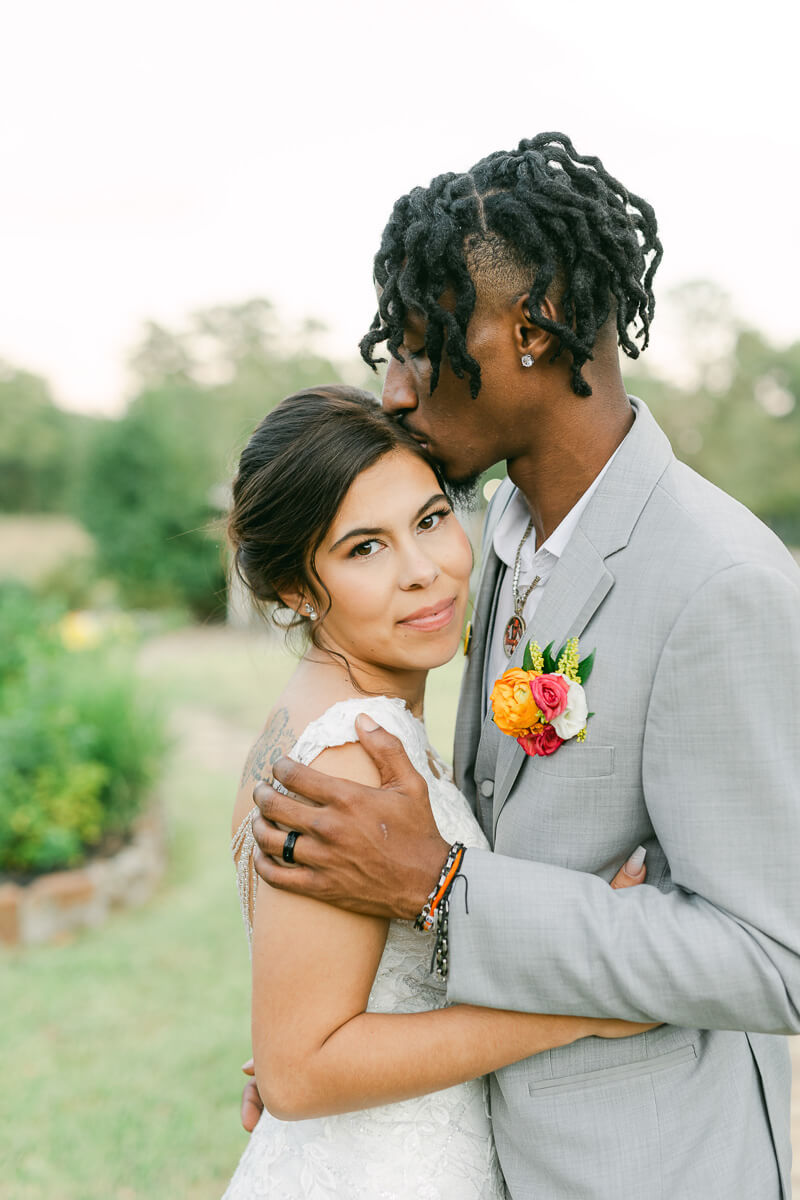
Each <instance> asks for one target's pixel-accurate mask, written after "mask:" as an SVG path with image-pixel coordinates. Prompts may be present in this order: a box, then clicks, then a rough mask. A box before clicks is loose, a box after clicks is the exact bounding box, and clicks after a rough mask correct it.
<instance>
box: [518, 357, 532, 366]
mask: <svg viewBox="0 0 800 1200" xmlns="http://www.w3.org/2000/svg"><path fill="white" fill-rule="evenodd" d="M519 361H520V362H521V363H522V365H523V367H532V366H533V364H534V363H535V362H536V359H535V358H534V357H533V355H532V354H523V356H522V358H521V359H520V360H519Z"/></svg>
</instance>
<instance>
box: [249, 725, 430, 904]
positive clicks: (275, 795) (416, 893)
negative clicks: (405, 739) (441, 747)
mask: <svg viewBox="0 0 800 1200" xmlns="http://www.w3.org/2000/svg"><path fill="white" fill-rule="evenodd" d="M357 732H358V735H359V740H360V744H361V746H362V747H363V749H364V751H366V753H367V754H368V755H369V758H370V759H371V760H372V764H374V767H372V772H373V776H374V771H375V769H377V772H378V776H379V786H369V785H368V784H366V783H362V782H358V781H354V780H352V779H342V778H337V777H334V776H331V775H328V774H323V773H322V772H320V771H317V770H315V769H314V768H312V767H306V766H303V765H302V764H300V763H296V762H294V761H293V760H292V759H289V758H281V759H279V760H278V761H277V762H276V763H275V764H274V765H273V774H274V777H275V778H276V779H277V780H278V781H279V782H280V783H281V784H282V785H283V786H284V787H285V788H286V789H287V790H288V791H290V792H292V793H293V795H291V796H286V795H284V794H283V793H282V792H278V791H276V790H275V788H273V787H271V786H270V785H269V784H268V783H265V782H261V783H259V784H258V785H257V786H256V788H255V790H254V792H253V801H254V803H255V804H256V806H257V807H258V809H259V812H260V815H259V816H257V817H255V818H254V820H253V835H254V837H255V840H256V848H255V850H254V854H253V863H254V865H255V869H256V871H257V872H258V874H259V876H260V877H261V878H262V879H263V880H264V881H265V882H266V883H268V884H270V885H271V886H272V887H277V888H281V889H282V890H284V891H289V892H296V893H299V894H302V895H307V896H312V897H314V898H316V899H319V900H324V901H326V902H327V903H329V904H335V905H337V906H338V907H340V908H346V909H349V910H350V911H352V912H362V913H369V914H371V915H373V916H382V917H389V918H392V917H396V918H401V919H407V920H410V919H413V918H414V917H415V916H416V915H417V913H418V912H419V911H420V909H421V908H422V906H423V904H424V903H425V901H426V899H427V897H428V895H429V893H430V891H431V889H432V887H433V886H434V885H435V883H436V880H437V879H438V877H439V873H440V871H441V868H442V864H443V863H444V861H445V859H446V857H447V853H448V850H449V845H448V843H447V842H446V841H445V840H444V838H442V836H441V835H440V833H439V831H438V829H437V827H436V823H435V821H434V819H433V814H432V812H431V807H430V801H429V798H428V788H427V785H426V783H425V780H424V779H423V778H422V776H421V775H419V774H418V772H417V771H415V770H414V767H413V766H412V765H411V763H410V761H409V759H408V756H407V754H406V752H405V750H404V749H403V745H402V743H401V742H400V741H399V739H398V738H396V737H394V736H393V735H392V734H390V733H388V732H387V731H386V730H385V729H383V728H382V727H381V726H380V725H377V724H376V723H375V722H374V721H373V720H372V719H371V718H369V717H365V716H361V717H359V719H358V722H357ZM287 830H294V831H296V832H297V833H298V834H299V835H300V836H299V837H298V838H297V839H296V840H295V845H294V852H293V860H294V864H295V865H292V866H289V865H284V863H283V862H282V861H281V856H282V851H283V846H284V843H285V841H286V831H287Z"/></svg>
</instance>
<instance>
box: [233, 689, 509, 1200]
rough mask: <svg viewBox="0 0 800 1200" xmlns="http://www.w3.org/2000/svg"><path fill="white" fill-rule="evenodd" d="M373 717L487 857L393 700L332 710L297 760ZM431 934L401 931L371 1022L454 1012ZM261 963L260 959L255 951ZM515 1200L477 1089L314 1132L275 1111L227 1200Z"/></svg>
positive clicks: (247, 844) (249, 839)
mask: <svg viewBox="0 0 800 1200" xmlns="http://www.w3.org/2000/svg"><path fill="white" fill-rule="evenodd" d="M360 712H366V713H368V714H369V715H370V716H372V717H373V718H374V719H375V720H376V721H378V722H379V723H380V724H381V725H382V726H383V727H384V728H385V729H387V730H389V732H390V733H393V734H394V735H395V736H396V737H398V738H400V739H401V741H402V742H403V745H404V746H405V749H406V752H407V754H408V757H409V758H410V760H411V762H412V763H413V765H414V767H415V768H416V769H417V771H419V772H420V774H421V775H423V776H424V778H425V781H426V783H427V784H428V789H429V792H430V800H431V807H432V809H433V814H434V817H435V819H436V824H437V825H438V827H439V830H440V831H441V833H442V836H443V837H445V838H446V839H447V840H448V841H449V842H454V841H459V842H463V843H464V844H465V845H466V846H479V847H485V846H486V845H487V842H486V839H485V837H484V835H483V833H482V831H481V829H480V827H479V825H478V823H477V821H476V819H475V817H474V816H473V814H472V811H471V810H470V808H469V805H468V804H467V801H466V800H465V798H464V797H463V796H462V794H461V793H460V792H459V791H458V789H457V788H456V786H455V784H454V783H453V782H452V779H451V776H450V771H449V769H448V768H447V767H446V765H445V764H444V763H443V762H442V760H441V759H440V758H439V756H438V755H437V754H436V752H435V751H434V750H433V748H432V747H431V746H430V744H429V742H428V738H427V734H426V732H425V727H424V725H423V724H422V722H421V721H419V720H417V718H416V717H414V716H412V715H411V713H410V712H409V710H408V709H407V708H406V706H405V704H404V703H403V701H402V700H398V699H390V698H388V697H386V696H379V697H369V698H364V699H362V700H346V701H342V702H341V703H339V704H334V705H333V706H332V707H331V708H329V709H328V711H327V712H325V713H323V715H322V716H321V717H320V718H319V719H318V720H316V721H313V722H312V723H311V724H310V725H309V726H308V727H307V728H306V729H305V731H304V732H303V734H302V735H301V737H300V738H299V739H298V740H297V742H296V743H295V746H294V748H293V750H292V752H291V757H292V758H294V759H296V760H297V761H298V762H302V763H310V762H311V761H312V760H313V759H315V758H316V757H317V755H318V754H320V753H321V752H322V751H323V750H325V749H327V748H328V747H330V746H341V745H344V744H345V743H346V742H354V741H356V740H357V738H356V732H355V718H356V716H357V714H358V713H360ZM256 812H257V810H256V809H255V808H254V809H253V810H252V811H251V813H249V814H248V816H247V817H246V818H245V820H244V821H243V822H242V824H241V825H240V826H239V829H238V831H237V833H236V835H235V837H234V839H233V842H232V844H231V849H232V852H233V855H234V860H236V858H237V855H238V862H237V877H238V882H239V894H240V898H241V901H242V914H243V916H244V920H245V926H246V928H247V932H248V937H249V938H250V940H251V941H252V928H251V925H250V895H251V893H254V890H255V886H256V879H255V876H254V874H253V868H252V862H251V855H252V846H253V836H252V830H251V821H252V817H253V815H254V814H255V813H256ZM432 949H433V935H432V934H425V933H420V932H418V931H416V930H415V929H414V927H413V923H412V922H410V921H392V922H390V924H389V932H388V935H387V938H386V947H385V949H384V952H383V955H382V957H381V961H380V963H379V965H378V970H377V973H376V975H375V982H374V983H373V985H372V991H371V993H370V997H369V1003H368V1005H367V1011H368V1012H381V1013H391V1012H398V1013H399V1012H403V1013H408V1012H422V1011H425V1010H429V1009H434V1008H442V1007H443V1006H444V1005H445V988H444V984H443V983H441V982H440V981H439V980H437V979H436V978H435V976H433V975H432V974H431V973H430V961H431V952H432ZM251 952H252V951H251ZM504 1196H505V1190H504V1186H503V1181H502V1176H501V1174H500V1168H499V1166H498V1163H497V1156H496V1153H495V1149H494V1141H493V1138H492V1134H491V1125H490V1121H489V1118H488V1116H487V1108H486V1084H485V1081H484V1080H483V1079H475V1080H472V1081H471V1082H469V1083H463V1084H460V1085H458V1086H457V1087H450V1088H446V1089H445V1090H443V1091H439V1092H433V1093H431V1094H430V1095H427V1096H420V1097H418V1098H417V1099H414V1100H404V1101H402V1102H401V1103H398V1104H387V1105H384V1106H382V1107H380V1108H369V1109H364V1110H363V1111H361V1112H353V1113H345V1114H341V1115H337V1116H331V1117H320V1118H315V1119H313V1120H306V1121H292V1122H285V1121H279V1120H277V1119H276V1118H275V1117H272V1116H270V1114H269V1113H268V1112H267V1111H266V1110H265V1111H264V1112H263V1113H262V1115H261V1118H260V1120H259V1122H258V1124H257V1125H256V1128H255V1129H254V1130H253V1133H252V1134H251V1136H250V1141H249V1143H248V1145H247V1147H246V1149H245V1151H244V1154H243V1155H242V1157H241V1159H240V1161H239V1165H238V1167H237V1168H236V1172H235V1174H234V1176H233V1179H232V1180H231V1182H230V1184H229V1185H228V1189H227V1191H226V1192H225V1195H224V1197H223V1200H254V1198H255V1197H268V1198H269V1200H501V1198H502V1197H504Z"/></svg>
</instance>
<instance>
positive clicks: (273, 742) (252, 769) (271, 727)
mask: <svg viewBox="0 0 800 1200" xmlns="http://www.w3.org/2000/svg"><path fill="white" fill-rule="evenodd" d="M296 741H297V738H296V737H295V735H294V733H293V732H292V730H291V728H290V726H289V711H288V709H286V708H276V709H275V712H274V713H273V714H272V716H271V717H270V719H269V721H268V722H267V725H266V728H265V729H264V732H263V733H262V734H261V736H260V737H259V738H258V740H257V741H256V742H255V743H254V744H253V747H252V749H251V750H250V753H249V754H248V756H247V762H246V763H245V764H244V770H243V771H242V778H241V780H240V781H239V787H240V788H243V787H244V786H245V784H246V783H250V784H252V786H253V787H255V785H256V784H257V783H258V781H259V779H267V778H268V777H269V775H270V774H271V771H270V768H271V767H272V764H273V763H274V762H277V760H278V759H279V758H280V757H281V755H282V754H288V753H289V751H290V750H291V748H292V746H293V745H294V744H295V742H296Z"/></svg>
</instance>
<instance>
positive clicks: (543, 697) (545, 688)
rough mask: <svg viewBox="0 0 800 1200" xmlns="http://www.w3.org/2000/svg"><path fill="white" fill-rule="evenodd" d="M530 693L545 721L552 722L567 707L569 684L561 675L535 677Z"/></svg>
mask: <svg viewBox="0 0 800 1200" xmlns="http://www.w3.org/2000/svg"><path fill="white" fill-rule="evenodd" d="M531 693H532V695H533V702H534V704H535V705H536V707H537V708H538V709H540V711H541V714H542V716H543V717H544V719H545V721H552V720H553V718H554V717H560V716H561V714H562V713H563V711H564V709H565V708H566V707H567V696H568V695H569V682H568V680H566V679H565V678H564V676H563V675H537V676H536V678H535V679H532V680H531ZM548 753H552V751H548Z"/></svg>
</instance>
